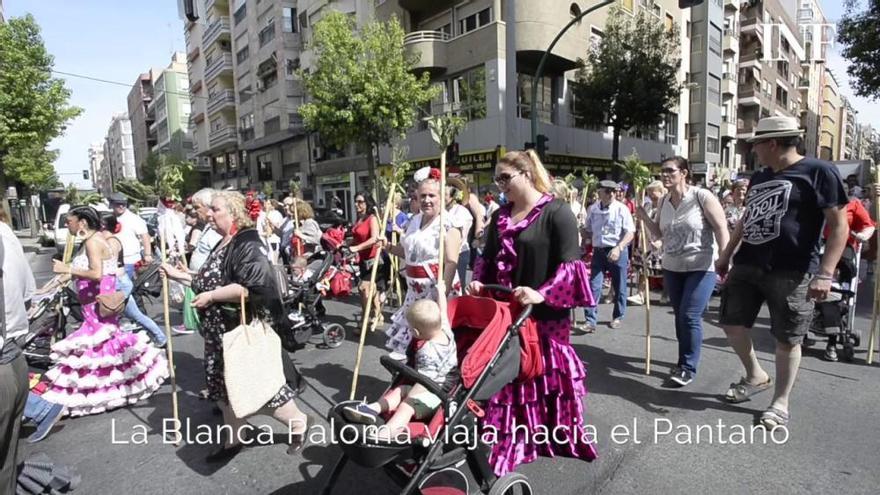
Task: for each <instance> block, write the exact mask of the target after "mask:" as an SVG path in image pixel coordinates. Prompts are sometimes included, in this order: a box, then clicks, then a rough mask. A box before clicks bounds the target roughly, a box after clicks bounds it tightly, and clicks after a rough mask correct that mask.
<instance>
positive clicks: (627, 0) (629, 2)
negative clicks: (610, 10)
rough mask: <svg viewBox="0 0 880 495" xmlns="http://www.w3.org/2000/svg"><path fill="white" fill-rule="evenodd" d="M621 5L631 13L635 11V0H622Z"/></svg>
mask: <svg viewBox="0 0 880 495" xmlns="http://www.w3.org/2000/svg"><path fill="white" fill-rule="evenodd" d="M620 5H622V6H623V8H625V9H626V10H628V11H630V12H632V11H633V0H620Z"/></svg>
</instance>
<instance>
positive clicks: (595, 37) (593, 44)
mask: <svg viewBox="0 0 880 495" xmlns="http://www.w3.org/2000/svg"><path fill="white" fill-rule="evenodd" d="M604 37H605V34H604V33H602V31H600V30H598V29H596V28H594V27H590V51H591V52H593V53H596V52H598V51H599V48H600V47H601V46H602V38H604Z"/></svg>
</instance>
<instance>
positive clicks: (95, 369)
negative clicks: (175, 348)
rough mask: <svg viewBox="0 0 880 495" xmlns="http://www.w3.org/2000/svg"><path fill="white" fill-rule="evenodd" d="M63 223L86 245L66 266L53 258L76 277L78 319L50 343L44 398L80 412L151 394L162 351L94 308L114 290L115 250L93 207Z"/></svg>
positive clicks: (159, 376) (160, 373) (162, 371)
mask: <svg viewBox="0 0 880 495" xmlns="http://www.w3.org/2000/svg"><path fill="white" fill-rule="evenodd" d="M67 228H68V229H69V230H70V232H77V233H79V234H80V235H81V236H82V237H83V238H85V241H84V245H85V248H84V249H82V250H81V251H82V253H81V254H79V255H77V256H76V257H74V259H73V263H72V264H71V265H65V264H64V263H62V262H60V261H56V262H55V267H54V271H55V272H56V273H62V274H65V273H69V274H70V276H71V277H72V278H73V279H74V280H75V283H76V288H77V294H78V296H79V301H80V303H81V304H82V310H83V311H82V312H83V324H82V326H81V327H80V328H79V329H78V330H77V331H75V332H73V333H72V334H70V335H68V336H67V338H65V339H64V340H61V341H59V342H56V343H55V344H54V345H53V346H52V354H51V357H52V360H53V361H54V362H55V365H54V366H53V367H52V368H51V369H50V370H49V371H47V372H46V375H45V376H46V378H47V379H48V380H49V387H48V389H47V391H46V392H45V393H44V394H43V398H44V399H46V400H48V401H49V402H53V403H56V404H61V405H63V406H65V408H66V412H67V414H69V415H71V416H84V415H87V414H97V413H102V412H104V411H108V410H110V409H115V408H117V407H122V406H126V405H129V404H134V403H136V402H138V401H139V400H142V399H146V398H147V397H149V396H150V395H152V394H153V392H155V391H156V390H157V389H158V388H159V387H160V386H161V385H162V382H163V381H164V380H165V378H167V377H168V363H167V361H166V359H165V356H164V354H163V351H162V350H161V349H159V348H157V347H154V346H152V345H151V344H150V343H149V338H147V337H146V336H145V335H144V334H143V333H130V332H126V331H123V330H121V329H120V328H119V318H118V317H117V316H110V317H107V318H104V317H102V316H100V315H99V314H98V312H97V309H98V308H97V303H96V299H95V298H96V297H97V296H98V295H101V294H109V293H112V292H115V291H116V275H115V274H116V265H117V253H114V252H112V250H111V248H110V246H109V245H108V244H107V242H106V241H105V240H104V239H103V238H102V236H100V235H95V233H96V231H97V230H98V229H99V228H100V219H99V217H98V213H97V212H96V211H95V210H94V208H91V207H88V206H80V207H77V208H74V209H72V210H70V212H69V213H68V214H67Z"/></svg>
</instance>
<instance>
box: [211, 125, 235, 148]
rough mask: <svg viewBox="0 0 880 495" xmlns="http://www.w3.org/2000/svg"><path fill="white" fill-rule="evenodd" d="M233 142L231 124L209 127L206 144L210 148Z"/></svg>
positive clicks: (232, 143) (233, 134) (233, 130)
mask: <svg viewBox="0 0 880 495" xmlns="http://www.w3.org/2000/svg"><path fill="white" fill-rule="evenodd" d="M234 144H236V138H235V127H233V126H231V125H226V126H222V127H218V128H217V129H211V133H210V134H208V146H209V147H210V148H218V147H220V146H225V145H234Z"/></svg>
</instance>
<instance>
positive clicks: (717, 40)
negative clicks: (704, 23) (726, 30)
mask: <svg viewBox="0 0 880 495" xmlns="http://www.w3.org/2000/svg"><path fill="white" fill-rule="evenodd" d="M709 51H710V52H712V53H714V54H715V55H718V56H721V28H719V27H718V26H716V25H715V24H712V23H709Z"/></svg>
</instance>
